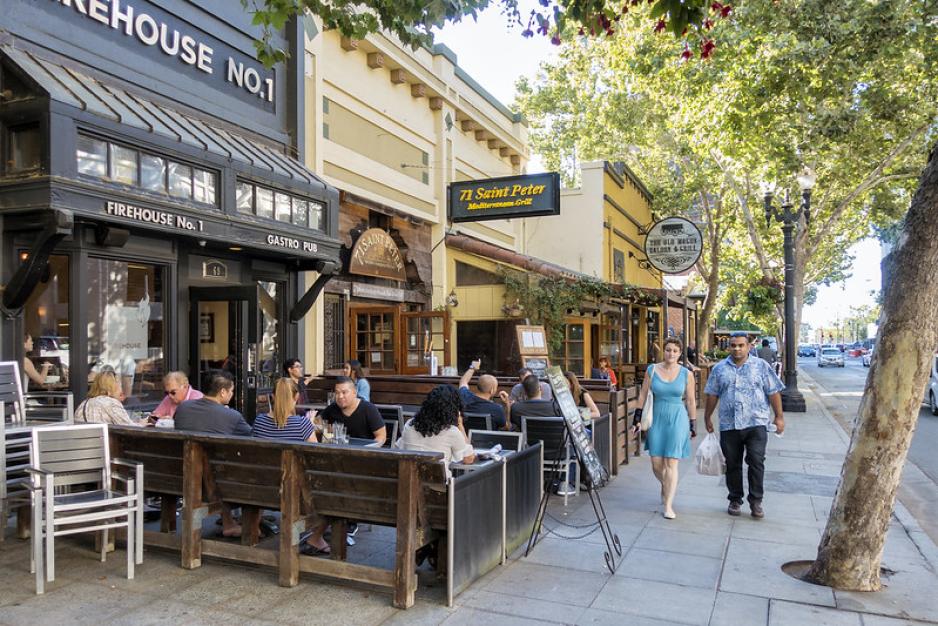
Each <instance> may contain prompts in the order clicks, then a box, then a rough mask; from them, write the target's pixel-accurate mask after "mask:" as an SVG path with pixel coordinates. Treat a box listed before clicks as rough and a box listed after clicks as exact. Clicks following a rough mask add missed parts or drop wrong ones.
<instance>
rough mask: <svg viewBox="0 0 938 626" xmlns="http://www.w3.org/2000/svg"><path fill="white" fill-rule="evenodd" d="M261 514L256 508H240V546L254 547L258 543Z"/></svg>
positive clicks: (244, 506) (243, 506) (245, 506)
mask: <svg viewBox="0 0 938 626" xmlns="http://www.w3.org/2000/svg"><path fill="white" fill-rule="evenodd" d="M261 513H262V511H261V509H259V508H258V507H256V506H247V505H242V506H241V545H243V546H256V545H257V544H258V543H260V540H261V537H260V535H261V527H260V523H261Z"/></svg>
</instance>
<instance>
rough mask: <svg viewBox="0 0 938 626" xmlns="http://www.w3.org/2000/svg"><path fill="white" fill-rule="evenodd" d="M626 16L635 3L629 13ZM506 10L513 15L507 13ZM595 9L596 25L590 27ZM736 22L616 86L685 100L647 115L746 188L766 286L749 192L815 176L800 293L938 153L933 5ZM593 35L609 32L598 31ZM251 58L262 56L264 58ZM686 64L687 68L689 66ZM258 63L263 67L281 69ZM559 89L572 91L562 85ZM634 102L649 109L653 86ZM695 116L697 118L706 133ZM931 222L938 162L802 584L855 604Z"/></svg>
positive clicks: (666, 9)
mask: <svg viewBox="0 0 938 626" xmlns="http://www.w3.org/2000/svg"><path fill="white" fill-rule="evenodd" d="M250 1H252V2H253V0H250ZM247 2H248V0H245V3H246V4H247ZM471 2H472V0H430V1H429V2H419V3H412V2H401V3H398V2H384V1H383V0H369V1H367V2H351V1H348V0H334V1H333V2H328V3H326V2H319V1H318V0H316V1H313V0H264V1H263V2H260V4H259V6H260V8H261V9H262V10H261V12H260V13H258V20H257V22H258V23H261V24H271V25H273V26H274V27H276V26H277V25H278V24H281V23H282V20H283V19H285V16H288V15H291V14H293V13H295V12H296V11H299V10H305V9H306V8H309V9H312V10H313V11H315V12H317V13H320V14H321V15H322V14H328V12H329V11H332V10H334V9H341V10H343V11H349V10H355V11H358V10H361V11H365V12H372V13H375V14H378V15H382V14H386V15H387V17H388V18H389V19H392V20H394V19H395V18H400V20H398V21H397V22H396V23H397V24H398V25H399V26H402V27H403V28H404V31H398V30H395V29H394V28H391V31H392V32H395V33H397V34H398V35H399V36H400V35H406V34H407V33H406V28H408V23H409V22H412V26H413V27H414V28H415V29H416V32H417V34H418V35H419V34H421V32H420V31H421V29H423V30H424V31H425V32H423V33H422V34H424V35H426V34H428V32H429V29H428V27H427V25H428V24H430V25H431V26H432V25H435V24H438V23H441V22H445V21H447V20H450V19H459V17H461V16H463V15H466V14H471V13H472V11H474V10H476V9H477V8H482V7H484V6H487V5H488V4H489V2H488V1H487V0H480V1H479V2H478V3H472V5H471V6H470V3H471ZM544 2H546V5H547V7H548V8H551V7H553V8H554V9H557V10H559V17H557V15H558V14H557V12H555V13H554V23H555V24H559V26H557V29H558V32H559V33H560V34H563V33H567V34H569V32H570V30H569V29H568V28H564V27H563V24H564V23H567V24H568V25H569V23H570V22H572V23H574V24H575V23H577V22H579V23H580V24H581V25H582V26H583V29H584V30H583V33H584V35H586V34H593V35H595V34H597V33H598V34H606V35H609V38H610V40H612V41H619V40H623V39H626V36H625V35H624V34H623V33H624V31H626V30H627V28H623V27H622V26H621V23H622V20H620V21H619V22H615V20H614V18H610V17H609V16H610V15H620V13H621V6H620V5H619V3H618V2H616V3H610V2H607V0H557V1H556V2H555V1H554V0H544ZM635 2H636V0H630V1H629V6H632V4H633V3H635ZM500 3H501V4H503V5H508V6H509V8H510V7H511V6H514V7H515V8H517V4H516V3H514V2H512V0H501V2H500ZM542 4H543V3H542ZM617 6H618V7H619V8H616V7H617ZM650 6H651V9H650V11H651V15H652V18H653V19H660V20H661V21H660V22H659V23H658V25H657V26H656V30H664V29H668V30H670V31H672V32H673V33H675V34H677V35H678V36H680V35H681V32H682V28H683V25H684V24H689V25H690V26H691V27H692V29H694V30H693V32H696V33H698V34H701V33H709V28H710V26H711V25H710V23H709V15H710V14H712V13H713V11H715V10H716V11H717V12H718V13H719V14H721V15H722V14H723V13H725V12H726V8H725V7H724V6H723V5H722V4H720V3H718V2H713V3H712V4H711V7H710V8H711V13H710V14H708V13H707V12H706V11H705V9H704V8H703V7H705V6H706V4H705V2H701V1H700V0H657V1H656V2H653V3H652V4H651V5H650ZM467 7H469V8H467ZM597 7H598V8H599V10H601V11H602V14H601V15H598V14H597V13H595V10H596V9H597ZM715 7H716V9H715ZM451 9H452V14H451V13H450V10H451ZM740 9H741V10H739V11H738V13H739V16H738V17H737V19H736V20H733V21H731V22H729V23H728V26H726V27H724V28H722V29H721V30H722V32H721V33H718V34H717V35H716V38H717V41H718V42H719V43H720V45H721V46H722V47H723V48H725V49H726V50H727V52H728V53H725V54H719V55H717V56H716V62H712V63H695V64H691V63H688V64H686V65H684V66H678V65H676V64H675V63H673V56H669V55H661V54H658V53H655V45H654V43H650V42H649V40H648V38H647V37H646V38H645V40H644V41H641V40H638V39H636V40H634V41H628V43H627V45H634V46H635V47H636V48H638V47H639V45H640V44H641V46H642V47H641V48H640V49H641V50H643V51H647V52H648V54H645V53H644V52H643V53H642V54H639V55H637V56H636V55H633V56H632V57H629V56H628V55H627V54H622V55H620V56H619V57H614V58H613V60H616V59H619V62H620V65H619V70H620V71H621V72H623V73H625V74H633V73H634V74H635V75H637V76H646V77H650V80H657V81H658V82H660V83H661V84H662V85H664V86H670V85H678V86H680V88H679V89H677V90H675V91H672V92H671V93H670V95H667V96H666V97H665V98H664V99H659V100H657V101H655V106H663V107H666V108H673V109H677V110H679V111H682V112H686V113H687V121H686V123H685V125H690V126H692V127H693V130H694V134H695V136H699V137H701V138H703V139H705V140H706V141H707V142H708V143H711V144H712V146H713V151H712V152H710V155H711V157H713V158H714V159H718V162H719V164H720V168H721V170H722V172H723V179H724V183H726V184H728V185H729V184H735V185H739V184H740V182H743V183H745V186H744V187H743V186H740V189H741V190H743V191H744V192H745V193H741V192H740V191H735V190H734V192H733V193H732V194H729V195H732V196H735V198H736V200H737V202H738V203H739V204H740V210H741V211H742V212H743V214H744V215H745V212H746V208H747V205H748V209H749V210H748V213H749V216H748V217H747V218H746V220H747V230H749V231H750V240H751V243H752V245H753V246H754V248H755V249H756V255H757V257H756V258H757V262H758V264H759V267H760V271H762V272H763V274H764V275H768V276H771V275H772V274H771V266H770V264H769V262H768V260H769V259H768V256H767V253H766V252H765V250H767V249H768V247H767V246H766V245H764V244H763V245H761V248H762V251H761V252H760V251H759V249H758V248H759V247H760V241H763V240H767V241H768V240H770V238H771V237H775V236H777V235H770V234H769V233H768V232H761V231H760V230H759V228H760V226H759V224H758V221H759V220H758V218H757V217H756V216H757V215H758V205H757V200H758V196H757V193H756V192H755V187H756V186H757V183H758V182H759V180H764V179H770V178H775V179H784V178H785V176H786V175H787V173H789V172H792V171H794V170H796V169H797V168H799V167H801V166H802V165H804V164H808V165H813V166H814V167H815V169H817V171H818V173H819V175H820V178H819V187H820V189H821V190H822V191H821V193H820V194H818V196H819V197H818V202H817V204H816V207H817V213H816V216H815V218H814V219H815V220H816V222H815V223H816V226H815V227H813V228H812V229H810V230H809V229H808V228H806V226H807V225H806V224H805V223H804V222H802V224H800V225H799V231H798V240H799V250H800V251H801V255H802V259H804V261H803V263H802V267H801V268H800V270H801V271H802V277H805V276H808V268H809V260H811V259H814V260H815V261H816V260H817V259H818V256H817V253H816V252H815V250H816V249H818V248H822V247H825V244H826V243H827V240H828V239H831V238H833V239H836V240H838V241H837V243H838V245H839V246H841V247H843V246H844V244H845V242H846V241H848V240H849V239H850V238H851V237H856V236H857V232H856V231H857V226H856V225H857V224H859V225H860V226H859V230H860V231H861V232H865V231H866V228H867V227H868V226H867V225H868V223H869V222H870V221H871V219H872V218H874V217H875V216H876V214H875V211H876V210H878V209H882V208H883V207H887V208H888V207H892V208H895V207H896V206H902V205H903V204H904V203H903V197H904V196H903V191H904V189H907V188H908V187H907V186H908V185H909V184H910V181H909V174H910V172H911V171H913V170H914V169H915V168H916V167H920V166H921V162H920V161H919V160H917V157H918V154H919V148H920V147H921V145H922V144H923V141H924V140H925V139H926V136H927V138H928V139H929V140H930V141H934V137H933V135H932V134H930V133H931V131H932V130H933V128H932V127H933V124H934V116H935V112H934V108H933V107H934V102H935V101H936V98H935V95H936V94H935V84H934V77H935V76H936V71H935V70H936V62H935V61H936V59H935V56H934V51H935V49H936V47H935V46H934V43H935V41H936V40H938V37H936V28H938V19H936V14H935V10H936V7H935V3H934V0H920V1H919V2H911V1H907V0H894V1H892V2H866V1H865V0H833V1H830V2H825V1H823V0H804V1H798V0H774V1H770V0H751V1H747V2H746V3H745V4H743V5H742V6H741V7H740ZM509 14H510V15H511V13H510V11H509ZM514 17H517V15H515V16H514ZM567 17H570V18H571V19H570V20H569V21H568V20H566V18H567ZM603 18H604V19H603ZM643 19H644V20H645V28H644V29H643V32H647V30H648V26H649V25H648V15H645V17H644V18H643ZM625 22H626V23H628V20H625ZM326 23H327V26H328V25H332V26H337V27H339V28H340V29H342V31H343V33H345V34H350V33H349V32H348V30H347V29H348V26H349V25H348V24H346V25H345V26H343V24H342V21H341V20H335V19H334V16H333V17H332V18H330V19H327V20H326ZM613 23H615V24H617V26H615V27H613ZM591 24H594V25H597V26H600V27H601V26H604V25H607V24H608V25H609V27H608V28H606V29H605V30H602V29H599V30H597V29H596V28H595V26H594V27H591ZM378 27H385V28H387V27H389V24H388V23H387V22H386V21H385V19H384V18H381V19H373V20H371V21H370V22H368V23H366V24H365V25H364V26H362V28H361V29H360V31H361V32H362V33H364V32H368V31H369V30H374V29H376V28H378ZM541 29H543V30H544V32H550V28H549V25H548V28H547V29H544V28H543V25H542V24H541ZM591 30H592V31H593V32H590V31H591ZM693 32H692V33H691V34H693ZM352 34H354V33H352ZM401 38H402V39H403V40H405V41H407V39H406V37H403V36H402V37H401ZM701 39H702V42H701V48H702V54H703V56H709V53H710V52H712V45H713V42H712V41H711V40H710V39H709V36H708V35H707V34H703V35H702V37H701ZM413 41H414V42H418V43H419V42H420V41H424V39H421V38H420V37H418V38H416V39H413ZM652 41H653V40H652ZM260 48H261V52H262V53H263V52H264V44H263V42H261V43H260ZM261 56H262V57H264V55H263V54H262V55H261ZM682 56H683V57H684V58H690V57H691V56H692V54H691V51H690V50H689V49H688V50H686V51H685V54H684V55H682ZM264 58H267V59H268V60H273V59H274V58H276V55H270V56H266V57H264ZM595 62H596V63H597V65H596V66H595V67H596V70H597V71H601V70H603V69H605V67H606V66H605V63H604V59H602V58H600V59H596V61H595ZM569 80H573V81H575V80H577V77H576V76H575V75H571V76H570V77H569ZM643 90H648V91H649V92H651V93H654V90H652V89H650V88H649V84H648V81H646V82H645V83H644V85H643ZM636 93H641V92H640V91H639V90H637V89H635V90H632V91H627V92H625V93H624V94H622V97H623V98H624V100H623V102H628V96H630V95H632V94H636ZM658 93H660V94H662V95H664V94H667V92H666V91H661V92H658ZM703 96H705V97H703ZM699 108H702V109H703V110H704V111H705V112H706V115H704V116H703V117H701V116H700V114H699V110H698V109H699ZM714 128H716V129H718V131H719V133H718V135H719V136H717V137H713V134H714V132H713V129H714ZM695 152H696V151H695ZM698 153H699V154H704V153H703V152H698ZM730 157H732V158H730ZM897 183H899V184H897ZM712 186H718V184H714V185H712ZM721 197H723V198H724V199H725V198H726V196H721ZM883 198H885V201H883ZM936 215H938V155H936V153H935V152H933V153H932V156H931V158H930V159H929V161H928V165H927V167H926V168H925V172H924V174H922V176H921V179H920V181H919V186H918V191H917V192H916V194H915V196H914V198H913V200H912V203H911V208H910V209H909V211H908V213H907V214H906V217H905V223H904V226H903V230H902V234H901V235H900V237H899V239H898V244H897V247H896V251H895V253H894V254H893V256H892V261H891V263H890V264H889V267H888V275H889V281H888V282H887V283H886V284H887V288H886V291H885V295H884V303H883V311H882V316H881V319H880V321H881V326H880V337H879V349H878V350H877V352H876V356H875V358H874V361H873V364H872V368H871V371H870V375H869V377H868V378H867V383H866V389H865V393H864V400H863V402H862V404H861V407H860V411H859V414H858V416H857V420H856V423H855V427H854V430H853V434H852V437H851V443H850V448H849V450H848V453H847V458H846V460H845V463H844V467H843V471H842V475H841V482H840V486H839V488H838V491H837V495H836V497H835V499H834V505H833V508H832V510H831V516H830V518H829V520H828V524H827V528H826V529H825V532H824V537H823V539H822V541H821V544H820V546H819V549H818V557H817V560H816V561H815V563H814V566H813V568H812V569H811V571H810V573H809V577H810V578H811V579H812V580H815V581H816V582H819V583H821V584H826V585H830V586H833V587H838V588H843V589H860V590H874V589H878V588H879V587H880V579H879V563H880V558H881V555H882V549H883V545H884V542H885V536H886V530H887V527H888V522H889V516H890V514H891V511H892V508H893V505H894V501H895V495H896V490H897V488H898V481H899V476H900V473H901V470H902V466H903V464H904V463H905V459H906V455H907V452H908V447H909V444H910V441H911V436H912V432H913V429H914V425H915V419H916V417H917V415H918V407H919V402H920V400H921V389H922V387H923V386H924V383H925V379H926V377H927V374H928V368H927V365H928V362H929V359H930V358H931V355H932V352H933V350H934V346H935V345H936V344H938V309H936V307H935V306H934V303H935V302H936V301H938V274H936V272H935V271H934V268H935V267H936V265H938V219H935V216H936ZM763 228H764V227H763ZM815 228H816V230H815ZM753 231H755V233H756V236H752V232H753ZM825 249H827V250H829V252H828V253H827V254H829V255H832V256H831V258H838V259H839V258H842V257H840V256H838V253H837V250H838V248H837V247H836V246H835V247H834V248H833V249H832V250H833V252H830V250H831V248H829V247H827V248H825ZM816 262H817V261H816ZM814 271H822V269H816V270H814ZM801 282H802V283H804V280H802V281H801ZM910 365H911V367H910Z"/></svg>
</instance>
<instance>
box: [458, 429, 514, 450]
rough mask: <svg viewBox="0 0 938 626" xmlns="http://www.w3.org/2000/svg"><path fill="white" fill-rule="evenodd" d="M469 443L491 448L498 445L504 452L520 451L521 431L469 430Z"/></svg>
mask: <svg viewBox="0 0 938 626" xmlns="http://www.w3.org/2000/svg"><path fill="white" fill-rule="evenodd" d="M469 443H470V445H472V446H473V447H474V448H492V447H494V446H496V445H500V446H501V447H502V450H505V451H506V452H520V451H521V433H509V432H506V431H504V430H470V431H469Z"/></svg>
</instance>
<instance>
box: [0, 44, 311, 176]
mask: <svg viewBox="0 0 938 626" xmlns="http://www.w3.org/2000/svg"><path fill="white" fill-rule="evenodd" d="M0 53H2V54H3V55H4V56H6V57H7V58H8V59H9V60H10V61H12V62H13V63H14V64H15V65H17V66H18V67H19V68H20V69H21V70H22V71H23V72H24V73H25V74H26V75H27V76H28V77H29V79H31V80H32V81H33V82H34V83H35V84H36V85H37V86H38V87H39V88H40V89H42V90H43V91H45V92H46V93H47V94H48V95H49V97H50V98H52V99H53V100H55V101H57V102H61V103H63V104H66V105H69V106H73V107H75V108H78V109H81V110H83V111H87V112H89V113H92V114H94V115H97V116H99V117H102V118H105V119H108V120H112V121H114V122H118V123H121V124H126V125H127V126H130V127H133V128H137V129H139V130H143V131H145V132H149V133H153V134H155V135H160V136H161V137H164V138H167V139H170V140H172V141H177V142H179V143H182V144H187V145H189V146H192V147H195V148H197V149H200V150H204V151H207V152H210V153H213V154H216V155H220V156H222V157H224V158H226V159H229V160H231V161H235V162H240V163H243V164H245V165H249V166H251V167H253V168H255V169H257V170H260V171H262V172H270V173H272V174H276V175H278V176H282V177H285V178H289V179H291V180H292V181H293V182H296V183H302V184H306V185H311V186H314V187H317V188H319V189H323V188H325V187H326V185H325V183H324V182H323V181H322V180H320V179H319V177H317V176H316V175H315V174H313V173H312V172H311V171H309V170H308V169H307V168H306V167H305V166H304V165H303V164H302V163H300V162H299V161H297V160H296V159H293V158H292V157H290V156H288V155H286V154H284V153H283V152H282V151H281V150H278V149H277V147H275V146H274V145H270V144H266V143H263V142H262V141H259V140H257V139H255V138H252V137H249V136H246V135H244V134H240V133H238V132H235V131H234V130H233V129H226V128H223V127H222V125H221V124H218V123H212V122H210V121H206V120H203V119H200V118H198V117H196V116H195V115H192V114H189V113H184V112H182V111H179V110H177V109H174V108H172V107H170V106H167V105H165V104H160V103H157V102H154V101H153V100H151V99H147V98H144V97H142V96H141V95H140V94H138V93H136V92H134V93H132V92H130V91H127V90H125V89H124V88H122V87H120V86H118V85H115V84H111V83H105V82H102V81H101V80H98V79H97V78H94V77H91V76H88V75H85V74H83V73H81V72H79V71H77V70H75V69H73V68H70V67H65V66H63V65H60V64H57V63H54V62H52V61H49V60H48V59H44V58H42V57H40V56H38V55H36V54H34V53H32V52H30V51H26V50H23V49H19V48H15V47H13V46H10V45H4V46H0Z"/></svg>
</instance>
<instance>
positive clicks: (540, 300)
mask: <svg viewBox="0 0 938 626" xmlns="http://www.w3.org/2000/svg"><path fill="white" fill-rule="evenodd" d="M499 274H501V276H502V278H503V280H504V281H505V302H506V304H505V306H504V307H503V310H504V311H505V313H506V314H507V315H523V316H525V317H527V318H528V320H529V321H530V322H531V323H532V324H539V325H542V326H544V330H545V331H546V332H547V340H548V344H549V348H550V352H551V354H557V353H559V352H560V351H561V349H562V348H563V341H564V327H565V324H566V317H567V315H568V314H569V313H568V312H570V311H572V310H579V309H580V306H581V305H582V304H584V303H586V302H594V303H599V302H602V301H603V300H606V299H608V298H609V296H611V295H613V294H614V292H613V290H612V288H611V287H610V286H609V285H608V284H607V283H604V282H602V281H599V280H593V279H589V278H572V279H566V278H559V277H558V278H551V277H547V276H537V275H535V274H529V273H524V272H519V271H517V270H513V269H509V268H506V267H500V268H499Z"/></svg>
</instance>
